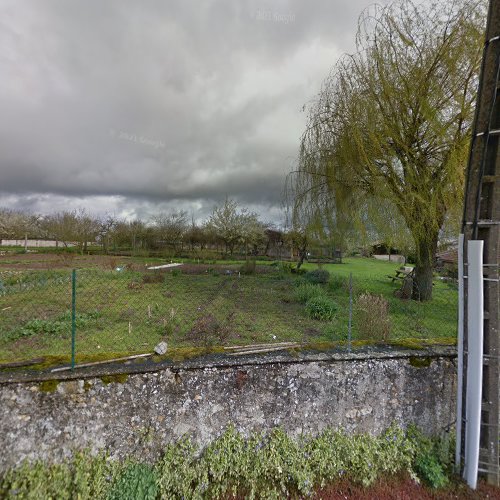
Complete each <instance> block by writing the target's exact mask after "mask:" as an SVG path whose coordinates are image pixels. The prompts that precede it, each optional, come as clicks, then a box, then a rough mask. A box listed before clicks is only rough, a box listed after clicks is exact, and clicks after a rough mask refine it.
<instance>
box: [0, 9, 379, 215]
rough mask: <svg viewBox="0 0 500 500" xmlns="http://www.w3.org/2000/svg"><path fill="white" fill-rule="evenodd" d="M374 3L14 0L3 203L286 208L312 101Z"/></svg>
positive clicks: (1, 144)
mask: <svg viewBox="0 0 500 500" xmlns="http://www.w3.org/2000/svg"><path fill="white" fill-rule="evenodd" d="M368 4H369V2H368V1H367V0H357V1H351V2H347V1H344V0H342V1H326V0H314V1H311V2H304V1H303V0H290V1H282V0H279V1H273V2H271V1H250V0H247V1H242V2H234V1H233V0H220V1H217V0H214V1H209V2H196V3H195V2H193V1H181V0H178V1H175V2H174V1H166V0H156V1H150V2H147V3H146V2H135V1H131V0H130V1H128V0H127V1H122V0H109V1H107V2H100V1H97V0H93V1H88V2H77V1H76V0H75V1H69V0H64V1H63V0H43V1H39V0H31V1H26V2H22V3H21V2H17V1H15V0H4V2H2V4H1V5H0V74H1V75H2V78H0V109H2V120H1V121H0V174H1V183H0V204H2V205H5V204H7V205H10V206H12V207H23V206H24V207H29V208H33V209H34V208H35V207H36V209H37V210H41V211H51V210H54V209H62V208H64V207H70V206H84V205H89V204H93V206H94V209H95V210H97V211H99V212H104V211H113V210H115V211H118V212H120V213H123V214H125V215H127V216H133V215H134V214H135V215H140V214H146V213H149V212H151V211H154V210H155V207H157V208H158V209H161V207H163V209H164V208H165V207H167V206H182V207H183V208H186V209H192V210H198V211H199V212H200V214H203V213H205V212H207V211H210V210H211V208H212V207H213V205H214V204H216V203H220V202H221V201H222V200H223V199H224V197H225V196H227V195H228V196H232V197H234V198H236V199H238V200H239V201H240V202H241V203H244V204H246V205H248V206H249V207H253V209H255V210H258V211H260V212H261V213H262V214H265V215H266V216H267V215H269V214H273V215H272V216H273V217H278V213H279V207H280V202H281V191H282V187H283V182H284V178H285V175H286V173H287V171H288V170H289V169H290V167H291V165H292V163H293V158H294V157H295V156H296V152H297V147H298V141H299V137H300V134H301V132H302V130H303V127H304V124H305V116H304V114H303V113H301V107H302V105H303V104H304V103H306V102H307V101H309V100H310V99H311V98H312V97H314V94H315V92H317V90H318V89H319V87H320V85H321V81H322V79H323V78H324V77H325V76H326V74H327V73H328V70H329V69H330V67H331V66H332V65H333V64H334V62H335V59H336V58H337V57H338V56H339V55H340V53H341V52H342V51H345V50H352V48H353V40H354V30H355V25H356V19H357V16H358V14H359V12H360V11H361V10H362V9H363V8H364V7H365V6H366V5H368ZM287 16H288V17H287ZM50 199H52V200H53V202H50V201H48V200H50Z"/></svg>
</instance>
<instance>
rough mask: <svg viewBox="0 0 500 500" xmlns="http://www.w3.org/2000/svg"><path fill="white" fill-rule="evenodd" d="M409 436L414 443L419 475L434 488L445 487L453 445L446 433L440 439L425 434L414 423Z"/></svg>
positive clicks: (415, 462)
mask: <svg viewBox="0 0 500 500" xmlns="http://www.w3.org/2000/svg"><path fill="white" fill-rule="evenodd" d="M408 438H409V439H410V440H411V441H412V442H413V443H414V449H415V456H414V459H413V468H414V470H415V472H416V473H417V475H418V477H419V478H420V479H422V480H423V481H424V482H425V483H427V484H428V485H429V486H431V487H432V488H443V487H444V486H446V485H447V484H448V476H447V475H446V472H445V470H446V467H447V466H448V465H450V463H451V459H450V452H451V449H452V448H453V446H450V445H451V444H452V443H451V441H452V440H450V439H449V435H448V434H446V435H444V436H443V437H441V438H439V439H436V438H434V439H431V438H429V437H427V436H424V435H423V434H422V433H421V432H420V430H418V429H417V428H416V427H415V426H414V425H411V426H410V427H409V428H408Z"/></svg>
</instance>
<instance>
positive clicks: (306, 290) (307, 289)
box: [295, 282, 325, 304]
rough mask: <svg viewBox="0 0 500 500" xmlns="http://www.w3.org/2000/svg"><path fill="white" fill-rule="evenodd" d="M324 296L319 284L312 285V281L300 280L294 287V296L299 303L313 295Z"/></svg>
mask: <svg viewBox="0 0 500 500" xmlns="http://www.w3.org/2000/svg"><path fill="white" fill-rule="evenodd" d="M320 296H325V291H324V290H323V288H321V286H319V285H313V284H312V283H307V282H305V283H304V282H302V283H300V284H299V285H298V286H297V288H296V289H295V298H296V299H297V301H298V302H300V303H301V304H305V303H306V302H307V301H308V300H310V299H312V298H313V297H320Z"/></svg>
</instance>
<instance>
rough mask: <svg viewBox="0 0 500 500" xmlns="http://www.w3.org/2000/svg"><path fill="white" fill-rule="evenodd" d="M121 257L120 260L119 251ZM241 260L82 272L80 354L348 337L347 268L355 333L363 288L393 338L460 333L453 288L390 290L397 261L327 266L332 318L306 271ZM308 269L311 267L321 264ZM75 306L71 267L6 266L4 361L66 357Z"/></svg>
mask: <svg viewBox="0 0 500 500" xmlns="http://www.w3.org/2000/svg"><path fill="white" fill-rule="evenodd" d="M145 260H148V261H149V262H150V263H153V259H135V260H134V262H135V264H137V263H144V262H145ZM117 262H118V264H119V265H120V264H121V261H120V259H118V261H117ZM156 262H157V260H156V259H155V263H156ZM231 264H233V265H231ZM234 264H236V263H235V262H227V261H225V262H224V263H223V266H222V267H217V266H214V269H210V268H208V269H207V268H205V269H204V270H194V271H193V269H191V272H189V273H188V270H187V269H186V270H185V272H182V271H180V272H179V271H173V272H168V273H161V274H154V273H151V272H149V273H146V274H145V273H144V271H140V270H129V271H127V270H123V271H116V270H112V269H113V265H111V264H110V265H108V266H107V267H106V268H104V269H103V268H100V269H96V268H94V269H81V270H78V271H77V287H76V309H77V316H76V326H77V337H76V352H77V361H78V360H79V359H80V360H82V359H85V358H88V356H89V355H100V354H103V355H108V354H109V355H112V354H120V355H121V354H127V353H130V354H133V353H142V352H151V350H152V349H153V347H154V346H155V345H156V344H157V343H158V342H159V341H160V340H166V341H167V342H168V344H169V346H170V347H190V346H197V347H209V346H221V345H226V346H229V345H243V344H244V345H247V344H254V343H263V342H282V341H300V342H307V343H318V342H328V341H337V340H345V339H346V338H347V330H348V316H349V286H348V277H349V275H350V273H352V275H353V302H354V316H353V328H352V333H353V339H356V338H361V336H363V338H365V337H366V328H365V329H364V330H363V328H361V329H360V328H359V318H358V315H357V314H356V301H357V297H358V296H359V295H360V294H363V293H366V292H368V293H371V294H376V295H382V296H383V297H384V298H385V299H386V300H387V301H388V304H389V324H390V336H389V339H391V340H393V339H401V338H408V337H413V338H441V337H454V336H455V332H456V302H457V292H456V289H455V288H453V287H450V286H449V285H447V284H445V283H443V282H441V281H439V280H436V283H435V286H434V298H433V300H432V301H430V302H428V303H417V302H414V301H401V300H400V299H397V298H395V297H394V295H393V292H394V290H395V289H397V288H398V284H393V283H391V281H390V280H389V278H387V275H388V274H394V271H395V269H396V268H397V267H398V264H395V263H388V262H382V261H376V260H374V259H362V258H352V259H345V261H344V263H343V264H326V265H323V266H322V269H326V270H328V271H329V272H330V274H331V277H330V282H329V283H328V284H325V285H320V286H321V287H322V288H323V293H324V294H325V295H327V296H328V297H330V298H331V299H333V300H334V301H335V302H336V303H337V305H338V310H337V312H336V315H335V317H334V319H333V320H332V321H319V320H315V319H311V318H309V317H308V316H307V314H306V309H305V307H304V305H303V304H302V303H300V302H298V300H297V298H296V289H297V286H298V284H299V283H301V282H302V281H303V280H304V278H303V277H301V276H297V275H293V274H287V273H283V272H280V271H279V270H278V268H277V267H273V266H269V263H267V266H266V268H265V269H267V271H268V272H264V273H259V274H255V275H250V276H243V275H241V276H239V275H238V273H237V266H234ZM240 264H241V263H240ZM7 267H8V266H7ZM191 267H193V266H191ZM304 267H305V268H306V269H310V270H311V269H316V268H317V267H318V266H317V265H315V264H305V266H304ZM265 269H264V270H265ZM228 271H230V272H231V273H232V274H228ZM235 271H236V272H235ZM145 275H146V277H145ZM70 309H71V271H70V270H69V269H55V270H45V271H44V270H36V271H28V270H23V269H21V270H20V269H15V270H9V269H6V267H5V266H4V267H2V269H1V270H0V362H6V361H13V360H24V359H31V358H34V357H39V356H47V355H56V356H57V355H65V356H67V355H69V353H70V347H71V321H70V320H71V314H70ZM363 332H364V333H363Z"/></svg>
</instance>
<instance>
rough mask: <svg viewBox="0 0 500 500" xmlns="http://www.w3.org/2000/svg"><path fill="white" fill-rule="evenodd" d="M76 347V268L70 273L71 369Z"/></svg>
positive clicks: (73, 367) (73, 364)
mask: <svg viewBox="0 0 500 500" xmlns="http://www.w3.org/2000/svg"><path fill="white" fill-rule="evenodd" d="M75 349H76V269H73V272H72V273H71V369H72V370H74V369H75Z"/></svg>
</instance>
